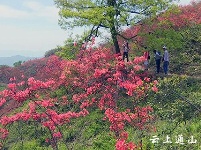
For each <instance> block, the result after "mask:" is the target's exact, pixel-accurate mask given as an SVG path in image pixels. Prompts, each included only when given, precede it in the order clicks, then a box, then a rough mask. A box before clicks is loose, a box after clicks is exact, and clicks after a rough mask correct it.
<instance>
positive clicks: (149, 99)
mask: <svg viewBox="0 0 201 150" xmlns="http://www.w3.org/2000/svg"><path fill="white" fill-rule="evenodd" d="M200 8H201V2H199V3H192V5H188V6H185V7H180V8H179V10H178V9H173V10H174V11H173V10H171V12H170V11H167V12H165V13H163V14H161V15H159V16H158V17H157V18H150V19H151V20H145V21H144V22H143V23H142V24H140V25H136V26H133V27H132V28H129V29H127V30H126V31H125V32H124V33H123V34H124V36H125V37H127V38H130V37H132V36H133V35H136V34H137V35H138V36H136V38H132V40H130V42H129V44H130V45H131V47H132V50H131V56H130V57H132V58H133V59H132V60H131V61H130V62H128V63H125V62H123V61H122V60H121V58H122V57H121V55H114V54H113V52H112V51H111V45H109V44H105V47H108V48H103V47H99V48H96V49H95V48H92V47H88V48H87V49H85V50H81V51H78V50H79V48H78V46H80V45H79V44H78V45H70V44H69V43H67V44H66V45H65V46H64V47H63V51H62V50H59V51H57V50H55V51H56V52H57V54H58V53H59V54H60V56H62V58H61V57H58V56H55V55H52V51H51V53H47V55H51V56H50V57H44V58H42V59H37V60H32V61H28V62H24V63H22V64H21V65H17V66H16V67H8V66H2V67H1V70H0V71H1V72H0V73H1V78H0V79H1V83H2V84H1V86H0V88H1V93H0V108H1V112H0V116H1V118H0V123H1V126H0V137H1V141H0V144H1V147H2V149H9V150H10V149H11V150H12V149H13V150H18V149H19V150H21V149H26V150H29V149H30V150H31V149H37V150H40V149H41V150H42V149H59V150H66V149H75V150H76V149H77V150H78V149H97V150H99V149H101V150H102V149H103V150H104V149H105V150H108V149H109V150H110V149H111V150H112V149H115V148H116V149H118V150H124V149H125V150H126V149H142V150H152V149H160V150H163V149H164V150H167V149H182V150H183V149H184V150H186V149H193V150H194V149H195V150H199V149H201V147H200V142H201V137H200V135H199V133H200V131H201V123H200V121H199V120H200V119H199V118H200V110H201V92H200V91H201V77H200V73H201V72H200V70H201V68H200V67H201V65H200V64H201V61H200V60H201V51H200V50H201V45H200V43H201V33H200V32H198V31H200V30H201V26H200V23H201V19H200V18H201V17H200V13H199V10H200ZM172 12H174V13H172ZM118 42H119V43H120V45H121V43H122V42H123V39H122V38H121V37H119V39H118ZM164 44H165V45H166V46H167V47H168V50H169V52H170V54H171V64H170V73H171V74H170V75H168V76H164V75H163V74H162V73H161V74H159V75H157V76H156V75H155V74H153V73H152V72H153V69H154V67H150V68H149V71H145V70H144V68H143V62H144V57H141V55H142V53H143V51H144V48H145V46H146V47H147V49H148V50H150V51H151V50H153V49H161V47H162V45H164ZM108 45H109V46H108ZM72 47H74V49H73V50H76V53H78V54H77V55H73V57H70V58H69V56H71V54H72V49H71V48H72ZM64 52H65V53H64ZM69 59H70V60H69ZM150 65H151V66H154V60H153V57H152V55H151V63H150ZM5 84H8V85H7V87H5ZM5 88H6V89H5ZM171 142H172V143H171Z"/></svg>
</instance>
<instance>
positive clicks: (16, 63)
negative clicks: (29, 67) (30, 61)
mask: <svg viewBox="0 0 201 150" xmlns="http://www.w3.org/2000/svg"><path fill="white" fill-rule="evenodd" d="M22 63H23V61H21V60H20V61H17V62H15V63H14V64H13V66H14V67H18V66H21V64H22Z"/></svg>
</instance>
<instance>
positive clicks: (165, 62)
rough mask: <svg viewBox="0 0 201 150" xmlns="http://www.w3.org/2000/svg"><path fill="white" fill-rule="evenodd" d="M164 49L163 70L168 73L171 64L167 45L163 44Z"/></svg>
mask: <svg viewBox="0 0 201 150" xmlns="http://www.w3.org/2000/svg"><path fill="white" fill-rule="evenodd" d="M163 50H164V55H163V70H164V73H165V74H167V73H168V66H169V53H168V51H167V47H166V46H163Z"/></svg>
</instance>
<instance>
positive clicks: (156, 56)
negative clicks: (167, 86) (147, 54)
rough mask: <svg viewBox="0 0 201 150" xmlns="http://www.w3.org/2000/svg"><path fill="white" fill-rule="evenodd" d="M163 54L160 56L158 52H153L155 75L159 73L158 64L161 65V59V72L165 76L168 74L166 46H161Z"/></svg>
mask: <svg viewBox="0 0 201 150" xmlns="http://www.w3.org/2000/svg"><path fill="white" fill-rule="evenodd" d="M163 50H164V54H163V55H161V54H160V52H159V51H156V50H154V51H153V52H154V54H155V56H154V58H155V61H156V73H159V72H160V64H161V59H162V61H163V71H164V73H165V74H167V73H168V66H169V53H168V50H167V47H166V46H163Z"/></svg>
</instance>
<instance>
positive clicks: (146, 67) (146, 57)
mask: <svg viewBox="0 0 201 150" xmlns="http://www.w3.org/2000/svg"><path fill="white" fill-rule="evenodd" d="M145 49H146V48H145ZM143 56H144V58H145V61H144V68H145V70H148V65H149V59H150V55H149V51H145V52H144V55H143Z"/></svg>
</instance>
